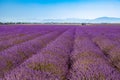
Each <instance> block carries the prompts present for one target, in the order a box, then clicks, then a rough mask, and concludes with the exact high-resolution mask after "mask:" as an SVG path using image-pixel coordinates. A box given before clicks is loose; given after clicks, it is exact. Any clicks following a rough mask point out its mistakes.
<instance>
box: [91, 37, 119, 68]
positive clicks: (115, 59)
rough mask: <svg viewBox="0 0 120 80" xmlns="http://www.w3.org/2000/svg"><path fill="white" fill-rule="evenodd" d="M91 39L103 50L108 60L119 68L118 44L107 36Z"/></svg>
mask: <svg viewBox="0 0 120 80" xmlns="http://www.w3.org/2000/svg"><path fill="white" fill-rule="evenodd" d="M93 41H94V42H95V43H96V44H97V45H98V46H99V47H100V49H101V50H102V51H103V52H104V54H105V55H106V57H107V58H108V60H109V61H110V62H111V63H112V64H114V65H115V66H116V67H117V68H118V70H120V45H119V43H118V42H116V41H113V40H110V39H109V38H107V37H94V38H93Z"/></svg>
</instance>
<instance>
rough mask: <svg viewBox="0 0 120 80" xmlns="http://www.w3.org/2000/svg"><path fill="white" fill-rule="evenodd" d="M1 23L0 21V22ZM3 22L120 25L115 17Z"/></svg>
mask: <svg viewBox="0 0 120 80" xmlns="http://www.w3.org/2000/svg"><path fill="white" fill-rule="evenodd" d="M0 22H1V21H0ZM2 22H3V23H4V22H5V23H6V22H23V23H24V22H27V23H120V18H115V17H99V18H95V19H80V18H67V19H43V20H41V19H29V20H27V19H26V20H22V19H20V20H18V21H2Z"/></svg>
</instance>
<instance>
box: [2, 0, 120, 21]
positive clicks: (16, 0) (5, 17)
mask: <svg viewBox="0 0 120 80" xmlns="http://www.w3.org/2000/svg"><path fill="white" fill-rule="evenodd" d="M98 17H117V18H120V0H0V21H1V22H4V21H13V22H14V21H23V22H25V21H26V22H30V21H40V20H44V19H67V18H80V19H94V18H98Z"/></svg>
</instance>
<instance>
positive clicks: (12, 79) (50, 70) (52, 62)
mask: <svg viewBox="0 0 120 80" xmlns="http://www.w3.org/2000/svg"><path fill="white" fill-rule="evenodd" d="M73 37H74V31H73V30H71V29H70V30H68V31H66V32H64V33H63V34H62V35H61V36H59V37H58V38H57V39H56V40H55V41H53V42H52V43H50V44H49V45H47V47H45V48H44V49H42V50H41V51H40V52H38V53H37V54H36V55H34V56H33V57H31V58H29V59H28V60H26V61H25V62H24V63H23V64H21V65H20V66H18V67H17V68H15V69H14V70H12V71H11V72H10V73H8V74H7V75H6V76H5V80H24V79H25V80H65V79H66V74H67V72H68V66H67V64H68V56H69V54H70V51H71V49H72V42H73Z"/></svg>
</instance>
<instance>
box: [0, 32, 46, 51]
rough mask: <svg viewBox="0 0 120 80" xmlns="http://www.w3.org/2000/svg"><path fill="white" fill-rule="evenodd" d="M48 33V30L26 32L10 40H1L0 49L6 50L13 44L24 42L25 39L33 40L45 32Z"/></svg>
mask: <svg viewBox="0 0 120 80" xmlns="http://www.w3.org/2000/svg"><path fill="white" fill-rule="evenodd" d="M46 33H48V31H44V32H43V31H42V32H36V33H32V34H31V33H28V34H26V35H25V34H24V36H18V37H15V38H12V39H9V40H4V41H0V51H2V50H5V49H7V48H9V47H11V46H14V45H17V44H20V43H23V42H25V41H29V40H32V39H34V38H36V37H39V36H41V35H43V34H46Z"/></svg>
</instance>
